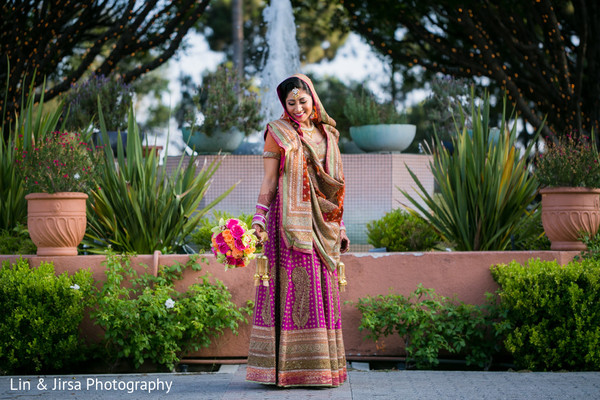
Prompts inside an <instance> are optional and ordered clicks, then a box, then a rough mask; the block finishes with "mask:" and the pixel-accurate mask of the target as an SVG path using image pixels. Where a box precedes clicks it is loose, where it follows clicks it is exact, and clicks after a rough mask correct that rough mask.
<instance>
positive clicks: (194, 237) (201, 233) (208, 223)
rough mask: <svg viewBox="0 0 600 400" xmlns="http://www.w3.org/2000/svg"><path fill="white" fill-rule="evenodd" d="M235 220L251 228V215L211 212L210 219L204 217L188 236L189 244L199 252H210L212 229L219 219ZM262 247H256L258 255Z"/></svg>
mask: <svg viewBox="0 0 600 400" xmlns="http://www.w3.org/2000/svg"><path fill="white" fill-rule="evenodd" d="M230 218H237V219H239V220H240V221H243V222H244V223H245V224H246V226H252V215H251V214H243V213H242V214H240V215H237V216H234V215H233V214H231V213H229V212H227V211H216V210H215V211H213V213H212V217H204V218H202V219H201V220H200V222H199V223H198V228H197V229H196V230H195V231H194V232H192V234H191V235H190V238H191V242H192V243H193V244H194V245H195V246H196V248H197V249H198V250H199V251H201V252H210V248H211V246H212V242H211V240H210V238H211V236H212V228H214V227H215V226H216V225H217V223H218V222H219V220H220V219H224V220H227V219H230ZM261 249H262V246H259V247H257V249H256V251H257V252H259V253H260V251H261Z"/></svg>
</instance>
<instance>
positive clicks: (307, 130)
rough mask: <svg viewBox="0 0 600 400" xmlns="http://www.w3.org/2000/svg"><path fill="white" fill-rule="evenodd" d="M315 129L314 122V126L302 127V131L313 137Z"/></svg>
mask: <svg viewBox="0 0 600 400" xmlns="http://www.w3.org/2000/svg"><path fill="white" fill-rule="evenodd" d="M314 131H315V124H313V126H312V128H310V129H308V128H302V132H304V133H306V134H307V136H308V137H312V134H313V132H314Z"/></svg>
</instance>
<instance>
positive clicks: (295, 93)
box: [292, 88, 300, 99]
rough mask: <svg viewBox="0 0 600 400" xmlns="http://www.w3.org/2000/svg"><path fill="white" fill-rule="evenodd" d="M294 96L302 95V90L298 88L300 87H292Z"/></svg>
mask: <svg viewBox="0 0 600 400" xmlns="http://www.w3.org/2000/svg"><path fill="white" fill-rule="evenodd" d="M292 96H294V98H295V99H297V98H298V97H300V91H299V90H298V88H293V89H292Z"/></svg>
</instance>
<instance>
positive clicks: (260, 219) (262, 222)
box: [252, 213, 267, 231]
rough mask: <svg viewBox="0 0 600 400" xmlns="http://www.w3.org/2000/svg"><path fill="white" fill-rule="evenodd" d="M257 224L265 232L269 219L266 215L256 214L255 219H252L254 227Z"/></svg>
mask: <svg viewBox="0 0 600 400" xmlns="http://www.w3.org/2000/svg"><path fill="white" fill-rule="evenodd" d="M255 224H256V225H258V226H260V227H261V228H262V229H263V230H265V231H266V230H267V219H266V218H265V216H264V215H262V214H258V213H257V214H254V217H252V225H255Z"/></svg>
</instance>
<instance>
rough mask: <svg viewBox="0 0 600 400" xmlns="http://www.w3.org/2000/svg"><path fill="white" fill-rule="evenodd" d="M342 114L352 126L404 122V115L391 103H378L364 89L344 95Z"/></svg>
mask: <svg viewBox="0 0 600 400" xmlns="http://www.w3.org/2000/svg"><path fill="white" fill-rule="evenodd" d="M344 116H345V117H346V118H348V121H350V125H352V126H362V125H377V124H405V123H406V115H405V114H400V113H399V112H398V111H397V110H396V107H395V106H394V104H393V103H387V104H380V103H378V102H377V100H376V99H375V96H374V95H373V93H371V92H369V91H367V90H365V89H363V90H361V92H360V94H359V95H358V96H354V95H350V96H348V97H346V104H345V107H344Z"/></svg>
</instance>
